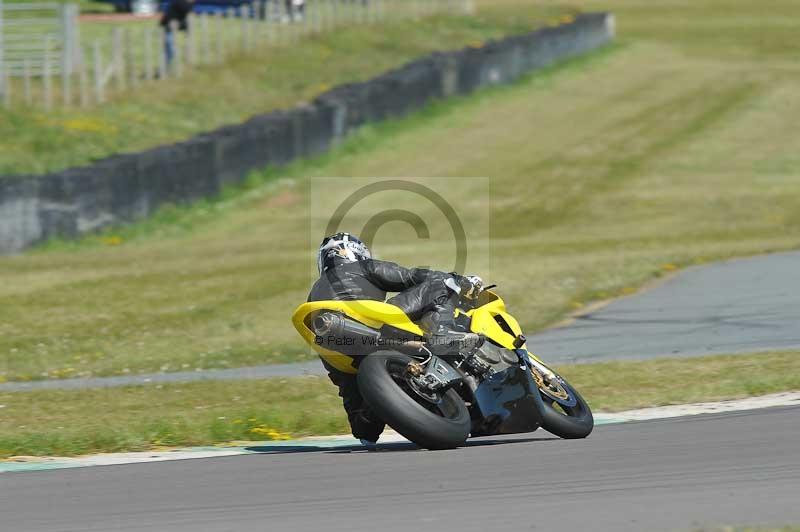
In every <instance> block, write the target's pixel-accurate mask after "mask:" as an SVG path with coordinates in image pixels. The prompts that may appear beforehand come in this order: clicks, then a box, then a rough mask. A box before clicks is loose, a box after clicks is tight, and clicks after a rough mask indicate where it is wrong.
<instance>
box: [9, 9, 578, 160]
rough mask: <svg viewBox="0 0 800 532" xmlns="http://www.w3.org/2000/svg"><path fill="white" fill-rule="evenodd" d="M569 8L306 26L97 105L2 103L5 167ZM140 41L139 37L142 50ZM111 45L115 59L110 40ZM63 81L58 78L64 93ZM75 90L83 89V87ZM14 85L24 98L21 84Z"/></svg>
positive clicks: (147, 143)
mask: <svg viewBox="0 0 800 532" xmlns="http://www.w3.org/2000/svg"><path fill="white" fill-rule="evenodd" d="M564 11H565V10H564V8H560V7H558V8H547V7H544V8H541V7H536V6H535V5H530V6H527V7H524V8H521V9H514V10H512V9H511V8H509V7H505V8H503V7H502V6H499V7H498V6H489V7H486V8H484V9H481V10H479V11H478V14H477V15H476V16H475V17H467V16H462V15H458V14H453V15H452V16H443V15H440V16H433V17H428V18H425V19H423V20H421V21H414V20H411V19H409V18H408V17H404V18H398V19H391V20H389V21H387V22H385V23H383V24H381V25H361V26H353V27H340V28H337V29H336V30H335V31H329V32H326V33H322V34H315V35H304V36H301V38H300V40H299V42H298V43H296V44H292V45H287V44H283V45H281V46H271V47H262V48H259V49H258V50H257V51H256V52H254V53H252V54H247V55H242V54H240V55H238V56H231V57H230V58H229V60H228V61H227V62H226V63H225V64H224V65H221V66H209V67H203V68H198V69H196V70H194V71H192V72H191V73H187V74H186V75H184V77H183V78H181V79H175V80H169V81H165V82H158V83H150V84H147V85H140V87H139V88H138V89H137V90H132V91H128V92H122V93H119V94H117V95H114V96H111V97H110V100H109V102H108V103H107V104H105V105H100V106H97V107H93V108H90V109H80V108H77V107H75V108H68V109H61V108H59V109H54V110H53V111H51V112H48V113H45V112H44V111H42V110H41V106H40V107H39V108H36V107H34V108H28V107H26V106H24V105H14V106H12V108H11V109H0V176H3V175H9V174H35V173H43V172H46V171H52V170H56V169H62V168H65V167H70V166H76V165H81V164H86V163H88V162H90V161H92V160H96V159H99V158H102V157H105V156H108V155H111V154H113V153H119V152H132V151H137V150H142V149H146V148H150V147H153V146H156V145H159V144H163V143H168V142H175V141H178V140H183V139H186V138H188V137H190V136H191V135H193V134H197V133H199V132H204V131H209V130H212V129H214V128H217V127H220V126H222V125H226V124H232V123H238V122H241V121H242V120H244V119H246V118H248V117H250V116H252V115H255V114H257V113H261V112H267V111H271V110H274V109H278V108H287V107H290V106H292V105H295V104H297V103H299V102H303V101H309V100H311V99H313V98H314V97H315V96H316V95H318V94H320V93H322V92H324V91H325V90H327V89H329V88H331V87H333V86H336V85H339V84H342V83H348V82H353V81H360V80H365V79H368V78H370V77H373V76H375V75H377V74H379V73H381V72H384V71H386V70H388V69H390V68H393V67H397V66H399V65H401V64H403V63H405V62H407V61H409V60H411V59H414V58H417V57H419V56H421V55H424V54H426V53H429V52H431V51H435V50H449V49H456V48H461V47H464V46H466V45H468V44H474V43H478V42H483V41H484V40H486V39H489V38H494V37H500V36H503V35H507V34H514V33H521V32H524V31H529V30H531V29H532V28H535V27H537V26H539V25H541V24H543V23H544V22H545V21H547V20H548V17H551V16H553V15H554V14H557V13H563V12H564ZM225 22H226V26H228V27H229V28H228V29H229V30H230V36H229V37H231V38H232V39H233V41H232V42H228V45H227V48H226V49H227V50H228V52H230V51H231V48H232V46H233V42H236V41H238V40H239V39H238V37H237V36H236V35H237V32H238V30H239V27H238V25H237V24H236V22H235V21H225ZM229 22H232V23H230V24H229ZM148 24H149V25H155V22H154V21H152V20H148V21H142V22H136V21H133V22H128V23H126V24H125V26H126V27H128V28H130V29H132V30H133V32H134V33H133V35H134V38H135V39H136V42H138V41H139V38H140V37H141V35H139V34H140V32H141V30H142V29H143V27H144V26H146V25H148ZM82 26H83V27H84V34H85V35H83V42H84V44H87V45H88V44H91V41H92V40H93V39H95V38H98V39H101V40H103V41H104V42H110V41H109V39H110V32H111V27H112V25H111V24H108V23H104V22H93V23H90V22H87V23H84V24H82ZM292 28H301V27H300V26H297V27H295V26H292ZM212 29H213V25H212ZM286 29H287V28H282V30H281V31H282V32H283V31H285V30H286ZM296 31H302V29H296ZM227 34H228V32H226V35H227ZM141 48H142V47H141V46H137V48H136V49H137V50H138V52H137V53H138V54H141ZM155 51H157V47H156V48H155V49H154V52H155ZM104 52H105V61H106V62H108V60H109V53H110V49H105V50H104ZM140 64H141V63H140ZM112 85H113V84H112ZM58 90H59V89H58V83H56V84H55V87H54V91H56V96H55V98H56V101H58V98H59V96H58ZM109 91H110V89H109ZM73 92H74V93H75V94H77V89H74V90H73ZM13 94H16V95H17V96H15V98H20V101H21V96H20V95H21V94H22V89H21V86H20V85H19V84H18V85H16V86H15V87H14V90H13ZM35 97H36V98H37V100H40V99H41V98H40V95H38V94H37V95H35ZM76 98H77V96H76Z"/></svg>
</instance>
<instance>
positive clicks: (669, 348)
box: [529, 252, 800, 364]
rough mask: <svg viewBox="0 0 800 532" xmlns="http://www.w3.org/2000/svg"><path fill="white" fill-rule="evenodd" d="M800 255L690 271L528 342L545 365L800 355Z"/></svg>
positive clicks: (715, 264) (745, 260)
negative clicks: (794, 352) (767, 353)
mask: <svg viewBox="0 0 800 532" xmlns="http://www.w3.org/2000/svg"><path fill="white" fill-rule="evenodd" d="M798 287H800V253H797V252H792V253H775V254H771V255H763V256H759V257H751V258H746V259H735V260H731V261H725V262H718V263H714V264H709V265H704V266H699V267H695V268H690V269H688V270H686V271H684V272H681V273H679V274H678V275H676V276H675V277H673V278H671V279H669V280H668V281H666V282H665V283H663V284H660V285H658V286H656V287H654V288H652V289H650V290H645V291H643V292H641V293H638V294H635V295H633V296H630V297H625V298H622V299H618V300H616V301H613V302H612V303H611V304H610V305H608V306H605V307H603V308H601V309H599V310H597V311H596V312H590V313H588V314H585V315H582V316H579V317H578V318H577V319H575V320H574V321H573V322H572V323H570V324H569V325H568V326H566V327H562V328H556V329H550V330H548V331H544V332H543V333H540V334H537V335H536V336H534V337H532V338H531V341H530V342H529V345H530V346H531V349H532V350H533V351H534V352H536V353H537V354H540V355H542V356H543V357H544V359H545V360H546V361H548V362H552V363H556V364H564V363H570V362H594V361H600V360H624V359H628V360H633V359H643V358H654V357H657V356H672V357H676V356H699V355H712V354H720V353H749V352H753V351H764V350H771V349H772V350H780V349H800V312H798V309H800V289H798Z"/></svg>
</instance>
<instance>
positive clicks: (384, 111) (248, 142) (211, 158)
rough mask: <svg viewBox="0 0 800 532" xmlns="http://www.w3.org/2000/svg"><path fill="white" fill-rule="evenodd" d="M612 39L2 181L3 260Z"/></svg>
mask: <svg viewBox="0 0 800 532" xmlns="http://www.w3.org/2000/svg"><path fill="white" fill-rule="evenodd" d="M613 36H614V19H613V15H610V14H606V13H598V14H586V15H580V16H578V17H577V18H576V19H575V21H574V22H572V23H569V24H562V25H560V26H557V27H547V28H543V29H540V30H537V31H534V32H532V33H529V34H526V35H520V36H515V37H509V38H506V39H503V40H500V41H492V42H489V43H486V44H485V45H484V46H482V47H480V48H465V49H463V50H459V51H455V52H447V53H434V54H431V55H430V56H427V57H424V58H422V59H419V60H416V61H413V62H411V63H408V64H406V65H404V66H402V67H400V68H397V69H395V70H392V71H389V72H386V73H384V74H382V75H380V76H378V77H377V78H374V79H372V80H370V81H366V82H363V83H353V84H348V85H343V86H340V87H336V88H334V89H332V90H330V91H328V92H326V93H324V94H322V95H320V96H319V97H318V98H317V99H316V100H314V101H313V102H312V103H311V104H306V105H301V106H298V107H295V108H293V109H290V110H288V111H275V112H272V113H268V114H264V115H259V116H255V117H253V118H251V119H250V120H248V121H247V122H245V123H243V124H239V125H235V126H227V127H223V128H220V129H218V130H216V131H212V132H209V133H204V134H201V135H198V136H196V137H194V138H192V139H189V140H187V141H186V142H180V143H177V144H172V145H168V146H159V147H157V148H153V149H151V150H147V151H144V152H140V153H134V154H127V155H115V156H112V157H109V158H107V159H104V160H101V161H98V162H96V163H93V164H91V165H88V166H84V167H81V168H72V169H68V170H64V171H60V172H54V173H51V174H47V175H42V176H10V177H2V178H0V253H14V252H17V251H20V250H22V249H24V248H26V247H28V246H30V245H32V244H35V243H37V242H41V241H43V240H46V239H48V238H51V237H54V236H61V237H74V236H77V235H81V234H83V233H87V232H91V231H95V230H97V229H100V228H102V227H106V226H109V225H112V224H121V223H126V222H130V221H133V220H137V219H140V218H143V217H145V216H148V215H149V214H151V213H153V212H154V211H155V210H156V209H158V207H159V206H161V205H164V204H167V203H188V202H191V201H193V200H197V199H200V198H206V197H211V196H214V195H216V194H218V193H219V192H220V190H221V188H222V187H223V186H224V185H226V184H231V183H237V182H239V181H241V180H242V179H243V178H244V177H245V176H246V175H247V174H248V172H250V171H251V170H254V169H257V168H263V167H265V166H281V165H284V164H286V163H288V162H290V161H292V160H294V159H297V158H300V157H307V156H311V155H315V154H319V153H322V152H324V151H325V150H327V149H328V148H329V147H330V145H331V144H332V143H333V142H335V141H336V140H337V139H341V138H343V137H345V136H346V135H347V134H348V133H350V132H351V131H353V130H355V129H357V128H358V127H360V126H362V125H364V124H367V123H371V122H377V121H380V120H384V119H386V118H390V117H396V116H402V115H404V114H406V113H409V112H411V111H414V110H416V109H419V108H420V107H422V106H424V105H425V104H426V103H428V102H430V101H431V100H434V99H438V98H445V97H448V96H453V95H459V94H468V93H470V92H472V91H474V90H476V89H478V88H481V87H486V86H490V85H497V84H503V83H509V82H512V81H514V80H516V79H517V78H519V77H520V76H522V75H524V74H526V73H528V72H531V71H534V70H537V69H540V68H543V67H546V66H548V65H551V64H553V63H555V62H556V61H559V60H563V59H566V58H569V57H572V56H575V55H578V54H581V53H584V52H587V51H589V50H592V49H594V48H597V47H599V46H602V45H603V44H605V43H607V42H609V41H610V40H611V39H612V38H613Z"/></svg>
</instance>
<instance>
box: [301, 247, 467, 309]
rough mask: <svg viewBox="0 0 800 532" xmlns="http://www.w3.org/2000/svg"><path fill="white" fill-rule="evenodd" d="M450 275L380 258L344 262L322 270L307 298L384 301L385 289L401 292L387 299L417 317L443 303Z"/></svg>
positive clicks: (310, 299) (447, 292)
mask: <svg viewBox="0 0 800 532" xmlns="http://www.w3.org/2000/svg"><path fill="white" fill-rule="evenodd" d="M450 277H452V275H451V274H449V273H443V272H437V271H434V270H428V269H425V268H404V267H402V266H400V265H398V264H395V263H394V262H386V261H381V260H373V259H369V260H361V261H358V262H343V263H342V264H338V265H336V267H334V268H330V269H328V270H326V271H325V272H323V273H322V275H321V276H320V278H319V280H317V282H316V283H314V286H313V287H312V288H311V293H310V294H309V296H308V300H309V301H324V300H336V301H353V300H357V299H367V300H373V301H385V300H386V293H387V292H400V293H399V294H397V295H396V296H394V297H392V298H390V299H389V300H388V301H387V303H391V304H392V305H396V306H398V307H400V308H401V309H402V310H403V312H405V313H406V314H407V315H408V317H409V318H410V319H411V320H413V321H417V320H419V319H420V318H421V317H422V315H423V314H424V313H425V312H427V311H430V310H433V308H434V306H436V305H443V304H445V302H446V301H447V299H448V297H449V296H450V294H451V291H450V289H449V288H447V286H446V285H445V281H446V280H447V279H448V278H450Z"/></svg>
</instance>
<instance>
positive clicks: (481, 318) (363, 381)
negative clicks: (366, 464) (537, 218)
mask: <svg viewBox="0 0 800 532" xmlns="http://www.w3.org/2000/svg"><path fill="white" fill-rule="evenodd" d="M492 288H495V287H494V286H490V287H487V288H486V289H484V290H483V291H482V292H481V293H480V294H479V295H478V297H476V298H475V299H472V300H467V299H465V298H462V299H461V301H460V302H459V304H458V308H457V309H456V323H457V324H458V325H460V326H461V327H463V328H464V330H470V331H472V332H475V333H479V334H481V335H483V336H484V337H485V341H484V342H483V345H481V346H478V347H471V348H469V349H455V350H453V351H448V352H447V353H446V354H445V355H441V356H436V355H434V354H433V352H432V350H431V346H430V345H429V344H428V343H427V342H426V340H425V335H424V332H423V330H422V329H421V328H420V326H419V325H418V324H417V323H414V322H413V321H411V320H410V319H409V318H408V316H406V314H405V313H404V312H403V311H402V310H401V309H400V308H398V307H396V306H394V305H391V304H388V303H383V302H380V301H367V300H357V301H314V302H308V303H304V304H302V305H300V306H299V307H298V308H297V310H296V311H295V312H294V315H293V316H292V322H293V324H294V326H295V328H296V329H297V331H298V332H299V333H300V335H301V336H302V337H303V339H304V340H305V341H306V342H308V343H309V344H310V345H311V346H312V347H313V348H314V350H315V351H316V352H317V353H318V354H319V355H320V356H321V357H322V358H323V359H324V360H325V361H326V362H327V363H328V364H330V365H331V366H333V367H335V368H336V369H338V370H339V371H342V372H345V373H350V374H356V375H357V382H358V387H359V390H360V391H361V394H362V396H363V397H364V400H365V401H366V403H367V404H368V405H369V407H370V408H371V409H372V410H373V411H374V412H375V413H376V414H377V415H378V416H380V417H381V419H382V420H383V421H385V422H386V424H387V425H389V426H390V427H392V428H393V429H394V430H396V431H397V432H399V433H400V434H402V435H403V436H404V437H406V438H407V439H409V440H410V441H412V442H414V443H416V444H417V445H419V446H420V447H424V448H427V449H451V448H455V447H458V446H461V445H464V443H465V442H466V440H467V438H468V437H469V436H470V435H471V436H473V437H476V436H491V435H498V434H515V433H526V432H533V431H535V430H537V429H538V428H539V427H542V428H544V429H545V430H547V431H548V432H551V433H552V434H555V435H557V436H560V437H562V438H585V437H586V436H588V435H589V433H591V431H592V429H593V427H594V419H593V417H592V412H591V410H590V409H589V406H588V405H587V403H586V401H585V400H584V399H583V398H582V397H581V395H580V394H579V393H578V391H577V390H575V388H573V387H572V386H571V385H570V384H569V383H568V382H567V381H566V380H565V379H564V378H563V377H561V376H560V375H558V374H557V373H556V372H555V371H553V370H552V369H550V368H549V367H547V366H546V365H545V364H544V362H542V361H541V360H540V359H539V358H538V357H537V356H536V355H534V354H533V353H532V352H531V351H529V350H528V349H527V344H526V339H525V336H524V335H523V334H522V329H521V328H520V325H519V322H518V321H517V320H516V319H515V318H514V317H513V316H512V315H511V314H510V313H508V311H507V310H506V307H505V303H504V302H503V300H502V299H501V298H500V296H498V295H497V294H496V293H495V292H493V291H492V290H491V289H492ZM433 351H437V353H440V354H441V351H440V350H439V349H434V350H433Z"/></svg>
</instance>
